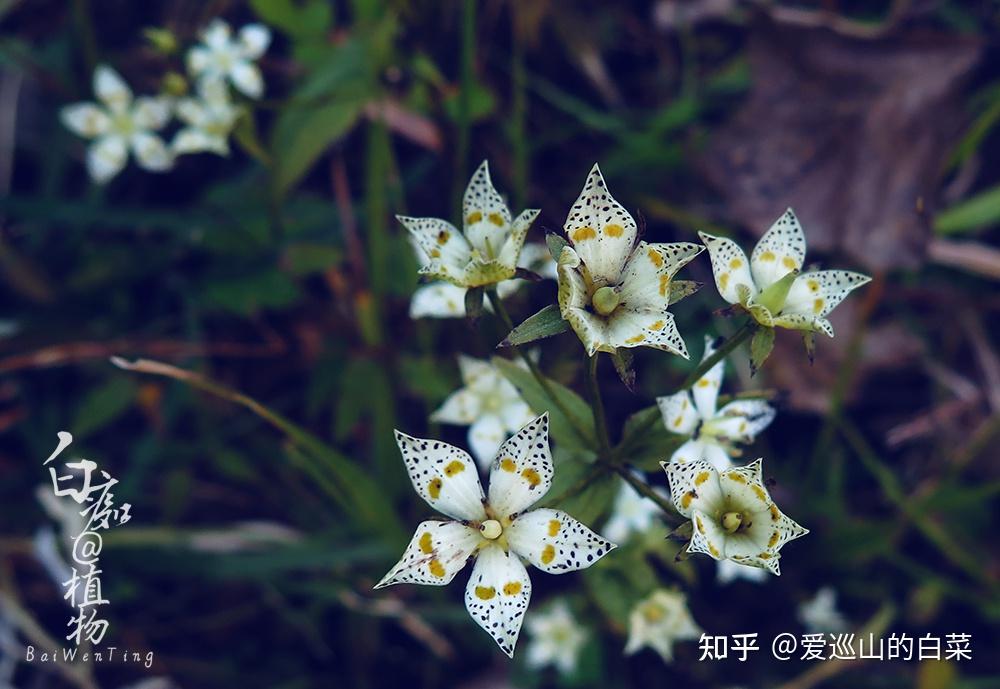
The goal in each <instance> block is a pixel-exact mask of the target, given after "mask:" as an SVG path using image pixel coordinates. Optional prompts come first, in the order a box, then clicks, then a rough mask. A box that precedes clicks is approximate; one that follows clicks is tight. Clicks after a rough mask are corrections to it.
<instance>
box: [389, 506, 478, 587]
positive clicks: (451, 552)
mask: <svg viewBox="0 0 1000 689" xmlns="http://www.w3.org/2000/svg"><path fill="white" fill-rule="evenodd" d="M482 540H483V538H482V536H480V535H479V532H478V531H477V530H475V529H473V528H470V527H468V526H465V525H464V524H461V523H459V522H441V521H433V520H431V521H425V522H420V524H419V525H418V526H417V530H416V532H415V533H414V534H413V538H412V539H410V544H409V545H408V546H406V550H405V551H404V552H403V557H402V558H400V560H399V562H397V563H396V565H395V566H394V567H393V568H392V569H390V570H389V573H388V574H386V575H385V576H384V577H382V581H380V582H379V583H378V584H376V585H375V588H377V589H380V588H383V587H386V586H392V585H393V584H425V585H427V586H444V585H445V584H447V583H449V582H451V580H452V579H454V578H455V575H456V574H458V573H459V572H460V571H461V570H462V568H463V567H465V563H466V561H467V560H468V559H469V556H470V555H472V552H473V551H474V550H475V549H476V546H477V545H479V544H480V543H481V542H482Z"/></svg>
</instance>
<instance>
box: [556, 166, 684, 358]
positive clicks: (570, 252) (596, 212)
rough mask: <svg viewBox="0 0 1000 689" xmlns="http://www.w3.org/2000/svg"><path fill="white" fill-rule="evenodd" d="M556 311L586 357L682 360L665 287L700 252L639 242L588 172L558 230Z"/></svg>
mask: <svg viewBox="0 0 1000 689" xmlns="http://www.w3.org/2000/svg"><path fill="white" fill-rule="evenodd" d="M563 229H564V230H565V231H566V236H567V237H568V238H569V242H570V246H566V247H564V248H563V250H562V254H561V255H560V256H559V261H558V270H559V310H560V312H561V313H562V317H563V318H564V319H565V320H566V321H568V322H569V324H570V325H571V326H572V327H573V330H574V331H576V334H577V336H578V337H579V338H580V341H581V342H583V345H584V347H586V348H587V353H588V354H589V355H590V356H593V355H594V354H595V353H596V352H599V351H601V352H611V353H614V351H615V350H616V349H618V348H619V347H654V348H656V349H661V350H663V351H666V352H670V353H672V354H678V355H680V356H683V357H684V358H687V356H688V353H687V348H686V347H685V346H684V340H683V339H681V335H680V333H679V332H678V331H677V326H676V325H674V316H673V314H672V313H670V312H669V311H667V307H668V306H669V305H670V281H671V279H672V278H673V277H674V275H675V274H676V273H677V271H678V270H680V269H681V268H682V267H683V266H684V265H686V264H687V263H688V261H690V260H691V259H692V258H694V257H695V256H697V255H698V254H699V253H701V252H702V251H703V247H701V246H698V245H697V244H691V243H686V242H685V243H678V244H650V243H648V242H639V243H638V244H636V239H637V237H638V228H637V226H636V224H635V220H634V219H633V218H632V216H631V215H630V214H629V212H628V211H626V210H625V208H623V207H622V205H621V204H620V203H618V202H617V201H615V199H614V198H613V197H612V196H611V194H610V192H608V189H607V186H606V185H605V183H604V177H603V176H601V170H600V168H599V167H598V166H597V165H594V167H593V169H592V170H591V171H590V175H588V177H587V182H586V184H585V185H584V187H583V191H582V192H580V196H579V198H577V200H576V202H575V203H574V204H573V207H572V208H571V209H570V212H569V216H568V217H567V218H566V223H565V225H563Z"/></svg>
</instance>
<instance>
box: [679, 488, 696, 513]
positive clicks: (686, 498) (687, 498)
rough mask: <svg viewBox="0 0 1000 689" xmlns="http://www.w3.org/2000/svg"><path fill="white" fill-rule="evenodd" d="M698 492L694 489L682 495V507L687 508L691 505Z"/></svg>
mask: <svg viewBox="0 0 1000 689" xmlns="http://www.w3.org/2000/svg"><path fill="white" fill-rule="evenodd" d="M696 496H697V493H695V492H694V491H693V490H689V491H688V492H687V493H685V494H684V495H682V496H681V507H682V508H684V509H687V508H689V507H690V506H691V501H692V500H694V499H695V497H696Z"/></svg>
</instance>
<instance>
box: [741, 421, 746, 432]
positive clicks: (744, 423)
mask: <svg viewBox="0 0 1000 689" xmlns="http://www.w3.org/2000/svg"><path fill="white" fill-rule="evenodd" d="M746 432H747V422H746V421H743V422H741V423H740V433H746Z"/></svg>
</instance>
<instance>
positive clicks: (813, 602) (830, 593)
mask: <svg viewBox="0 0 1000 689" xmlns="http://www.w3.org/2000/svg"><path fill="white" fill-rule="evenodd" d="M796 617H798V618H799V622H801V623H802V626H804V627H805V628H806V629H807V630H809V631H810V632H813V633H823V634H837V633H840V632H843V631H846V630H847V628H848V626H849V625H848V623H847V620H846V619H845V618H844V616H843V615H842V614H841V613H840V611H839V610H837V592H836V591H835V590H834V589H833V588H831V587H829V586H824V587H823V588H821V589H820V590H819V591H817V592H816V595H815V596H813V597H812V598H811V599H810V600H808V601H806V602H804V603H801V604H800V605H799V609H798V610H797V611H796Z"/></svg>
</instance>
